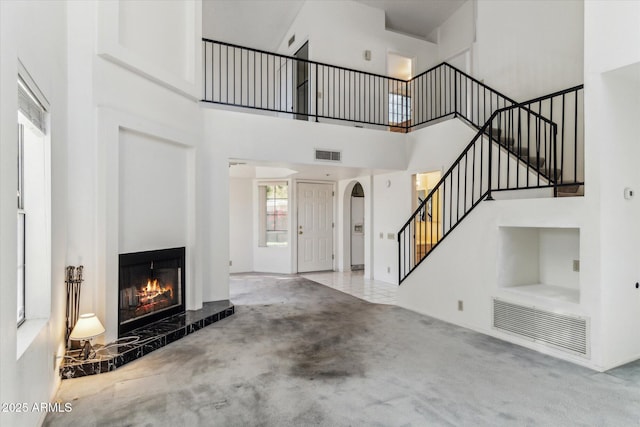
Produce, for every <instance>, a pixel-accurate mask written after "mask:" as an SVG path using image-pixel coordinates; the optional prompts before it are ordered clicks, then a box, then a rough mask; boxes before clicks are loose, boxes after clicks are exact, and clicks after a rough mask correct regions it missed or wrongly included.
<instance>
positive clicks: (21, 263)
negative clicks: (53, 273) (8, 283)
mask: <svg viewBox="0 0 640 427" xmlns="http://www.w3.org/2000/svg"><path fill="white" fill-rule="evenodd" d="M25 223H26V214H25V211H24V125H21V124H18V236H17V237H18V240H17V241H18V244H17V248H18V254H17V256H18V257H17V259H18V280H17V282H18V289H17V291H18V292H17V294H18V326H20V325H21V324H22V322H24V319H25V298H24V285H25V280H24V279H25V237H26V233H25Z"/></svg>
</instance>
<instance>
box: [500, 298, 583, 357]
mask: <svg viewBox="0 0 640 427" xmlns="http://www.w3.org/2000/svg"><path fill="white" fill-rule="evenodd" d="M493 327H494V328H496V329H499V330H501V331H504V332H507V333H509V334H513V335H517V336H519V337H521V338H525V339H528V340H531V341H534V342H541V343H544V344H547V345H549V346H551V347H555V348H558V349H560V350H564V351H566V352H569V353H572V354H577V355H580V356H584V357H589V322H588V319H586V318H583V317H579V316H573V315H569V314H559V313H554V312H551V311H546V310H541V309H539V308H536V307H532V306H531V307H529V306H524V305H518V304H513V303H510V302H506V301H502V300H500V299H497V298H494V299H493Z"/></svg>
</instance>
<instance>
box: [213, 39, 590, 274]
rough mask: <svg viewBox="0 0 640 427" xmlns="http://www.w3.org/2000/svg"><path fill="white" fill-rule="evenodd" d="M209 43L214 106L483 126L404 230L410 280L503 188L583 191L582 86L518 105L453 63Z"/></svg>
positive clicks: (394, 127)
mask: <svg viewBox="0 0 640 427" xmlns="http://www.w3.org/2000/svg"><path fill="white" fill-rule="evenodd" d="M202 42H203V68H204V69H203V98H202V102H205V103H210V104H217V105H222V106H225V108H241V109H244V110H261V111H262V112H263V113H264V114H270V115H277V116H279V117H289V118H292V119H293V118H295V119H306V120H310V121H315V122H327V123H334V124H337V123H343V124H347V125H354V124H355V125H356V126H358V127H364V126H366V127H369V128H374V129H381V130H386V131H391V132H405V133H406V132H411V131H413V130H416V129H420V128H421V127H424V126H428V125H431V124H435V123H438V122H439V121H442V120H447V119H453V118H457V119H459V120H461V121H463V122H464V123H466V124H467V125H469V126H471V127H472V128H473V129H475V130H476V131H477V133H476V135H475V136H474V138H473V139H472V140H471V142H470V143H469V144H468V145H467V147H466V148H465V149H464V150H463V152H462V153H461V154H460V156H459V157H458V158H457V159H456V161H455V162H454V163H453V165H451V167H450V168H449V170H448V171H447V172H446V173H445V174H444V175H443V177H442V179H441V180H440V182H439V183H438V184H437V185H436V186H435V188H434V189H433V190H432V191H431V193H430V194H429V195H427V197H426V198H425V200H424V201H423V202H422V203H421V204H420V206H419V207H418V208H417V209H416V211H415V212H413V214H412V215H411V216H410V218H409V219H408V220H407V222H406V223H405V224H404V226H403V227H402V228H401V229H400V231H399V233H398V242H399V252H398V258H399V265H400V268H399V282H400V283H402V281H404V280H405V279H406V278H407V276H408V275H409V274H411V272H412V271H413V270H414V269H415V268H416V267H417V266H418V265H419V264H420V263H421V262H422V261H424V260H425V259H426V258H427V257H428V256H429V254H430V253H431V252H432V251H433V250H435V248H437V247H438V245H439V244H440V243H441V242H442V241H443V240H444V239H445V238H446V237H447V236H448V235H449V233H451V232H452V231H453V230H454V229H455V228H456V226H457V225H458V224H459V223H460V222H461V221H462V220H463V219H464V218H465V217H466V216H467V215H468V214H469V213H470V212H471V211H472V210H473V209H474V208H475V207H476V206H477V205H478V204H479V203H480V202H481V201H483V200H492V199H493V198H494V196H496V197H498V196H497V194H498V193H499V192H514V191H518V192H520V194H522V197H527V193H526V191H529V192H531V191H535V192H536V197H540V193H541V192H542V193H544V194H543V195H546V196H548V197H568V196H579V195H582V194H583V191H584V186H583V184H584V183H583V181H584V178H583V177H584V172H583V160H582V159H583V147H584V145H583V130H582V128H583V124H582V120H583V111H582V108H583V107H582V105H583V102H582V97H583V90H582V86H576V87H573V88H570V89H566V90H563V91H560V92H556V93H553V94H550V95H546V96H543V97H540V98H536V99H533V100H531V101H527V102H523V103H518V102H516V101H514V100H513V99H511V98H509V97H507V96H506V95H503V94H502V93H500V92H498V91H496V90H494V89H492V88H490V87H488V86H487V85H485V84H483V83H482V82H480V81H478V80H476V79H474V78H473V77H471V76H469V75H468V74H465V73H464V72H462V71H460V70H458V69H457V68H455V67H453V66H451V65H449V64H447V63H442V64H440V65H437V66H435V67H433V68H431V69H429V70H427V71H425V72H423V73H421V74H419V75H418V76H416V77H414V78H412V79H410V80H400V79H395V78H390V77H387V76H383V75H379V74H374V73H368V72H363V71H358V70H353V69H349V68H345V67H339V66H335V65H331V64H325V63H321V62H316V61H310V60H306V59H299V58H295V57H291V56H286V55H281V54H277V53H271V52H265V51H262V50H258V49H253V48H249V47H244V46H238V45H233V44H230V43H225V42H221V41H215V40H209V39H202ZM300 73H302V74H303V77H304V79H305V82H306V83H305V88H306V90H305V91H304V92H303V93H302V95H304V96H302V97H301V98H299V97H298V96H299V95H300V93H298V91H297V89H296V88H295V87H294V81H297V78H298V77H300ZM300 99H302V100H303V102H300ZM427 210H428V213H429V215H427ZM432 211H433V212H432ZM424 218H430V220H428V221H425V219H424Z"/></svg>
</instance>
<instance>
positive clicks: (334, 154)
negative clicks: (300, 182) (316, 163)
mask: <svg viewBox="0 0 640 427" xmlns="http://www.w3.org/2000/svg"><path fill="white" fill-rule="evenodd" d="M341 158H342V153H341V152H340V151H329V150H316V160H322V161H326V162H339V161H340V159H341Z"/></svg>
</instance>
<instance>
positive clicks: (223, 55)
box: [202, 39, 515, 132]
mask: <svg viewBox="0 0 640 427" xmlns="http://www.w3.org/2000/svg"><path fill="white" fill-rule="evenodd" d="M203 58H204V85H203V86H204V87H203V89H204V96H203V99H202V100H203V101H204V102H209V103H214V104H221V105H227V106H234V107H242V108H249V109H256V110H262V111H267V112H271V113H273V114H283V115H287V116H290V117H293V118H299V119H300V118H303V119H306V120H315V121H347V122H352V123H356V124H362V125H368V126H372V127H383V128H385V129H389V130H393V131H402V132H409V131H410V130H411V129H414V128H416V127H419V126H422V125H425V124H427V123H429V122H432V121H434V120H439V119H442V118H445V117H449V116H453V115H456V116H459V117H461V118H463V119H464V120H466V121H467V122H469V123H470V124H472V125H474V126H475V127H477V128H480V127H482V125H483V124H484V123H485V122H486V121H487V119H488V118H489V117H490V116H491V114H492V113H493V112H494V111H496V110H497V109H500V108H505V107H508V106H511V105H514V104H515V101H513V100H511V99H509V98H508V97H506V96H504V95H502V94H501V93H499V92H497V91H495V90H493V89H491V88H489V87H488V86H486V85H484V84H482V83H481V82H479V81H478V80H476V79H474V78H473V77H471V76H469V75H467V74H465V73H463V72H462V71H460V70H458V69H456V68H454V67H452V66H451V65H449V64H446V63H442V64H440V65H438V66H436V67H433V68H431V69H429V70H427V71H425V72H423V73H421V74H419V75H418V76H416V77H414V78H412V79H411V80H407V81H405V80H400V79H395V78H391V77H387V76H382V75H379V74H374V73H367V72H364V71H357V70H353V69H350V68H345V67H338V66H334V65H329V64H324V63H321V62H316V61H310V60H306V59H299V58H295V57H292V56H286V55H280V54H277V53H271V52H265V51H262V50H257V49H251V48H247V47H243V46H237V45H233V44H230V43H224V42H218V41H214V40H208V39H203Z"/></svg>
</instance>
